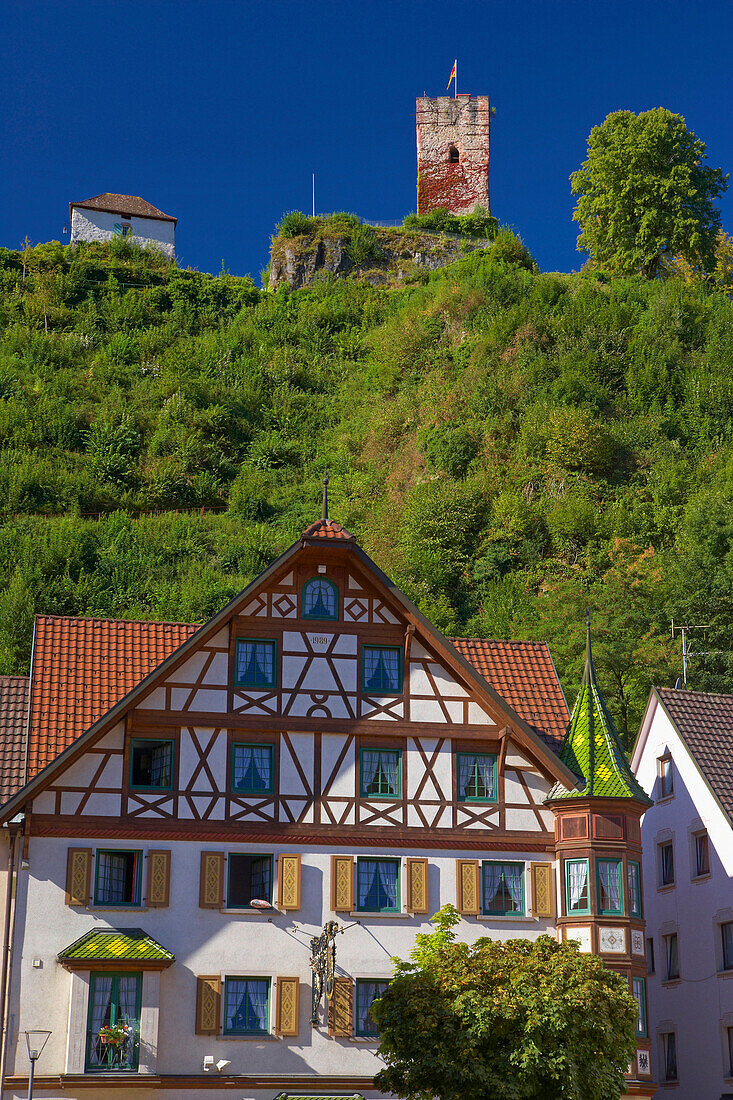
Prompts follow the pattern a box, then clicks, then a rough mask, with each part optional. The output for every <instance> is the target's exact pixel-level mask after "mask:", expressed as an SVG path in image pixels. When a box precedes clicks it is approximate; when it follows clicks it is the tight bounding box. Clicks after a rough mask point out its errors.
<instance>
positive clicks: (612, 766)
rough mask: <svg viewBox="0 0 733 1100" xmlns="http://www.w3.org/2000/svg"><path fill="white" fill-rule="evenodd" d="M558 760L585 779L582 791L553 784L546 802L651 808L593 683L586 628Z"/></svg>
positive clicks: (596, 686)
mask: <svg viewBox="0 0 733 1100" xmlns="http://www.w3.org/2000/svg"><path fill="white" fill-rule="evenodd" d="M560 759H561V760H562V762H563V764H565V765H566V766H567V767H568V768H570V770H571V771H573V772H575V774H576V775H579V776H582V777H583V778H584V779H585V788H584V789H583V790H576V789H573V790H566V789H565V788H564V787H562V786H561V785H560V784H556V785H555V787H553V789H552V790H551V791H550V793H549V795H548V797H547V801H548V802H549V801H550V800H552V799H557V798H589V797H595V798H634V799H636V800H637V801H639V802H646V803H647V804H649V805H651V802H650V800H649V799H648V798H647V796H646V794H645V793H644V791H643V789H642V788H641V786H640V785H639V784H638V783H637V781H636V779H635V778H634V775H633V773H632V771H631V768H630V767H629V762H628V760H627V759H626V753H625V752H624V750H623V748H622V747H621V741H620V740H619V736H618V734H617V732H616V727H615V726H614V724H613V719H612V718H611V715H610V714H609V713H608V711H607V710H606V704H605V702H604V700H603V696H602V695H601V692H600V689H599V687H598V684H597V683H596V673H595V669H594V668H593V654H592V652H591V644H590V621H588V625H587V637H586V646H585V669H584V671H583V679H582V680H581V684H580V691H579V692H578V698H577V699H576V700H575V706H574V707H573V713H572V714H571V716H570V722H569V724H568V729H567V733H566V734H565V740H564V741H563V743H562V748H561V749H560Z"/></svg>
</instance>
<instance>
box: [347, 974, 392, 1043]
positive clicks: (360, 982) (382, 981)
mask: <svg viewBox="0 0 733 1100" xmlns="http://www.w3.org/2000/svg"><path fill="white" fill-rule="evenodd" d="M389 983H390V979H389V978H357V979H356V981H355V982H354V1035H358V1036H360V1037H361V1038H362V1039H378V1038H379V1032H378V1031H365V1030H364V1028H362V1027H359V988H360V987H361V986H365V985H383V986H385V989H383V990H382V993H384V992H386V987H387V986H388V985H389ZM382 993H380V997H381V996H382ZM375 999H376V998H375ZM370 1011H371V1005H370ZM368 1015H369V1012H367V1016H368Z"/></svg>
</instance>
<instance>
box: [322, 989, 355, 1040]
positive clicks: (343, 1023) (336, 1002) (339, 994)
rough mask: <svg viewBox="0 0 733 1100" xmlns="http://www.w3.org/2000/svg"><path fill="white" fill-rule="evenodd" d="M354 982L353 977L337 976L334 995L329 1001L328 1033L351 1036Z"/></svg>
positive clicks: (341, 1036)
mask: <svg viewBox="0 0 733 1100" xmlns="http://www.w3.org/2000/svg"><path fill="white" fill-rule="evenodd" d="M353 1004H354V983H353V982H352V980H351V978H336V979H335V980H334V983H333V997H331V1000H330V1001H329V1002H328V1034H329V1035H335V1036H336V1037H338V1038H341V1039H344V1038H350V1037H351V1033H352V1025H353Z"/></svg>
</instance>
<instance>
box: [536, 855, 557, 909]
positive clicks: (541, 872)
mask: <svg viewBox="0 0 733 1100" xmlns="http://www.w3.org/2000/svg"><path fill="white" fill-rule="evenodd" d="M530 877H531V881H532V915H533V916H535V917H551V916H552V915H553V913H554V911H555V907H554V905H553V900H554V898H553V895H554V892H555V891H554V875H553V868H552V864H551V863H533V864H532V865H531V867H530Z"/></svg>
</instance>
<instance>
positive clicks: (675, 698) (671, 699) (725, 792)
mask: <svg viewBox="0 0 733 1100" xmlns="http://www.w3.org/2000/svg"><path fill="white" fill-rule="evenodd" d="M655 690H656V691H657V694H658V695H659V698H660V699H661V700H662V705H663V706H664V709H665V710H666V711H667V714H668V715H669V717H670V718H671V719H672V722H673V724H674V727H675V729H676V730H677V732H678V733H679V735H680V737H681V738H682V740H683V741H684V743H685V744H686V745H687V748H688V749H689V751H690V753H691V755H692V757H693V759H694V760H695V762H696V764H697V766H698V767H699V769H700V771H701V772H702V773H703V775H704V776H705V779H706V780H707V782H708V784H709V786H710V788H711V789H712V791H713V793H714V794H715V795H716V796H717V798H718V800H719V802H720V803H721V805H722V806H723V809H724V810H725V811H726V813H727V814H728V816H729V818H730V819H731V820H732V821H733V695H713V694H712V693H710V692H707V691H687V690H679V689H677V688H664V687H663V688H656V689H655Z"/></svg>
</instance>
